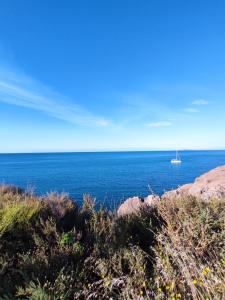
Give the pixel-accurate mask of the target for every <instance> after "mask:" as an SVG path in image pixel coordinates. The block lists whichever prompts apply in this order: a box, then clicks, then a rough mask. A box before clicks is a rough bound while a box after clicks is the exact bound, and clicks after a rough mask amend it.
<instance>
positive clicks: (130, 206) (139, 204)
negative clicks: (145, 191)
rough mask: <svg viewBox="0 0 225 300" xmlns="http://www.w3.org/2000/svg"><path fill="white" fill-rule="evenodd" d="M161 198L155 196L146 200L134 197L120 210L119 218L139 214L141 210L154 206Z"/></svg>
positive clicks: (118, 212) (126, 201)
mask: <svg viewBox="0 0 225 300" xmlns="http://www.w3.org/2000/svg"><path fill="white" fill-rule="evenodd" d="M159 199H160V198H159V197H158V196H155V195H149V196H147V197H145V198H144V199H142V198H140V197H132V198H128V199H127V200H125V201H124V202H123V203H122V204H121V205H120V206H119V208H118V210H117V215H118V216H119V217H121V216H125V215H130V214H138V212H139V211H140V210H141V209H143V208H144V209H146V208H149V207H152V206H154V204H155V203H156V202H157V201H159Z"/></svg>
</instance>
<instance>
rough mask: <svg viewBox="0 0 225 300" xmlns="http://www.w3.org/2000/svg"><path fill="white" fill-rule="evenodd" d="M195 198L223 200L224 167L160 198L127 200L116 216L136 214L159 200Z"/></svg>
mask: <svg viewBox="0 0 225 300" xmlns="http://www.w3.org/2000/svg"><path fill="white" fill-rule="evenodd" d="M187 196H188V197H196V198H199V199H201V200H203V201H208V200H209V199H212V198H216V199H221V200H223V199H225V166H220V167H217V168H215V169H213V170H211V171H209V172H207V173H205V174H203V175H201V176H200V177H197V178H196V179H195V181H194V182H193V183H189V184H185V185H182V186H181V187H178V188H177V189H175V190H171V191H168V192H165V193H164V194H163V195H162V196H161V197H159V196H157V195H148V196H147V197H145V198H140V197H138V196H135V197H132V198H128V199H127V200H125V201H124V202H123V203H122V204H121V205H120V206H119V208H118V210H117V214H118V216H124V215H129V214H137V213H138V212H139V211H140V210H141V209H146V208H150V207H152V206H154V205H155V204H156V203H157V202H158V201H160V200H169V199H174V198H183V197H187Z"/></svg>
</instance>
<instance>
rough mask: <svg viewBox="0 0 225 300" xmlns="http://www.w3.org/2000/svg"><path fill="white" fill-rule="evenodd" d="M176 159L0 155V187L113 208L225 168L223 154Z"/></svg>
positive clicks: (186, 154)
mask: <svg viewBox="0 0 225 300" xmlns="http://www.w3.org/2000/svg"><path fill="white" fill-rule="evenodd" d="M180 155H181V158H182V161H183V162H182V164H181V165H172V164H171V163H170V160H171V158H174V156H175V153H174V152H170V151H163V152H162V151H153V152H104V153H103V152H101V153H100V152H99V153H96V152H95V153H42V154H0V183H10V184H15V185H18V186H20V187H22V188H25V189H26V188H28V187H29V188H30V187H32V188H33V189H34V190H35V192H36V193H37V194H39V195H42V194H45V193H47V192H49V191H57V192H68V193H69V194H70V196H72V197H73V198H74V199H75V200H77V201H78V202H80V201H81V199H82V195H83V194H84V193H89V194H91V195H92V196H94V197H96V198H97V201H98V202H99V203H104V204H105V205H107V206H109V205H114V206H116V205H118V204H119V203H120V202H121V201H122V200H124V199H125V198H127V197H129V196H135V195H140V196H145V195H147V194H149V193H151V192H154V193H157V194H162V193H163V192H164V191H167V190H170V189H173V188H176V187H177V186H179V185H182V184H185V183H189V182H192V181H193V180H194V179H195V178H196V177H197V176H199V175H201V174H202V173H204V172H207V171H209V170H210V169H212V168H215V167H217V166H219V165H225V151H183V152H180Z"/></svg>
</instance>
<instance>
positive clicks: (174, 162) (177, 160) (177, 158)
mask: <svg viewBox="0 0 225 300" xmlns="http://www.w3.org/2000/svg"><path fill="white" fill-rule="evenodd" d="M180 163H181V159H180V155H179V153H178V151H176V158H173V159H171V164H180Z"/></svg>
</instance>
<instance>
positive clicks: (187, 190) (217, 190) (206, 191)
mask: <svg viewBox="0 0 225 300" xmlns="http://www.w3.org/2000/svg"><path fill="white" fill-rule="evenodd" d="M185 196H193V197H198V198H200V199H202V200H204V201H208V200H209V199H212V198H216V199H225V166H221V167H218V168H215V169H213V170H211V171H209V172H208V173H205V174H203V175H201V176H200V177H198V178H196V180H195V181H194V183H191V184H185V185H183V186H181V187H179V188H178V189H176V190H172V191H169V192H166V193H165V194H164V195H163V196H162V199H172V198H174V197H178V198H179V197H185Z"/></svg>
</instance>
